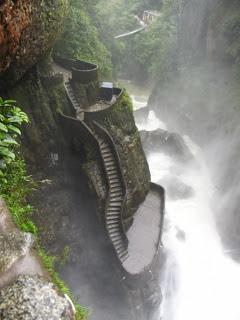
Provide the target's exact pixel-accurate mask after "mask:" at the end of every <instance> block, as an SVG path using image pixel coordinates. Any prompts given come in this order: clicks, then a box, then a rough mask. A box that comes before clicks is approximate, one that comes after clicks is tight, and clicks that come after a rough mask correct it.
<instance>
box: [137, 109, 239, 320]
mask: <svg viewBox="0 0 240 320" xmlns="http://www.w3.org/2000/svg"><path fill="white" fill-rule="evenodd" d="M158 127H161V128H165V129H166V126H165V125H164V124H163V123H162V121H161V120H160V119H158V118H157V117H156V116H155V114H154V113H151V114H150V117H149V119H148V121H146V120H145V123H144V121H143V122H141V123H139V129H144V130H148V131H151V130H154V129H156V128H158ZM184 140H185V142H186V144H187V145H188V147H189V149H190V150H191V152H192V154H193V155H194V157H195V159H196V163H195V164H194V165H192V166H191V165H189V164H187V165H184V164H180V163H179V162H177V161H176V160H175V159H174V158H171V157H169V156H167V155H166V154H164V153H161V151H160V150H159V153H158V152H157V153H156V152H155V153H152V154H150V155H149V156H148V162H149V166H150V171H151V175H152V181H154V182H158V183H160V184H161V183H162V185H163V187H165V188H166V217H165V228H164V233H163V245H164V247H165V249H166V251H167V259H166V263H165V266H164V270H163V271H162V272H163V276H162V280H161V288H162V290H163V303H162V307H161V315H159V318H158V319H157V320H160V319H161V320H203V319H204V320H226V319H227V320H239V319H240V308H239V298H238V294H239V288H240V266H239V265H238V264H237V263H235V262H234V261H233V260H231V259H230V258H229V257H228V256H226V255H225V254H224V250H223V248H222V245H221V241H220V237H219V235H218V232H217V229H216V225H215V219H214V208H211V205H212V204H211V200H212V196H213V195H214V187H213V186H212V183H211V181H210V174H209V172H208V168H207V164H206V162H205V160H204V156H203V154H202V152H201V149H200V148H199V147H198V146H197V145H196V144H194V142H193V141H191V139H190V138H189V137H184ZM169 179H171V181H174V179H176V180H178V181H179V180H180V181H181V183H183V184H185V185H187V186H190V187H192V189H193V193H192V194H191V195H189V197H184V198H181V197H177V198H176V197H174V198H171V197H170V196H169V195H168V186H167V185H164V181H167V180H169Z"/></svg>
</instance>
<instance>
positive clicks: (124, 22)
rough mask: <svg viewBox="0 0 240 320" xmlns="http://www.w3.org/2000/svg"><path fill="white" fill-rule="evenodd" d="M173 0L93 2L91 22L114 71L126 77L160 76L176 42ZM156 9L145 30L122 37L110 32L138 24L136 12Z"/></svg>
mask: <svg viewBox="0 0 240 320" xmlns="http://www.w3.org/2000/svg"><path fill="white" fill-rule="evenodd" d="M175 3H176V0H163V1H144V0H130V1H127V0H118V1H115V0H110V1H108V5H107V6H106V4H105V1H104V0H100V1H98V4H97V5H96V6H95V23H96V25H97V28H98V30H99V33H100V37H101V39H102V41H104V43H105V44H106V46H107V47H108V49H109V51H111V53H112V61H113V66H114V68H115V69H114V71H116V72H118V73H119V72H120V75H122V76H124V77H128V78H137V79H144V80H151V79H154V78H156V77H157V78H158V77H159V74H161V76H162V77H164V75H165V73H166V72H167V71H169V69H170V66H171V65H172V63H173V60H174V57H173V52H174V50H173V48H174V46H175V45H176V5H175ZM144 10H157V11H158V12H159V13H160V15H159V17H158V18H157V19H156V21H155V22H154V23H153V24H152V25H151V26H150V27H149V28H148V29H147V30H146V31H143V32H141V33H138V34H136V35H132V36H129V37H125V38H122V39H113V36H115V35H118V34H121V33H125V32H128V31H132V30H134V29H137V28H139V23H138V22H137V19H136V18H135V16H136V15H138V16H139V17H141V15H142V14H143V11H144Z"/></svg>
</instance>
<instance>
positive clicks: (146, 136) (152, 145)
mask: <svg viewBox="0 0 240 320" xmlns="http://www.w3.org/2000/svg"><path fill="white" fill-rule="evenodd" d="M140 135H141V141H142V144H143V148H144V150H145V151H146V153H148V154H149V153H150V152H163V153H166V154H167V155H169V156H171V157H174V158H176V159H178V160H180V161H184V162H185V161H191V160H193V154H192V153H191V151H190V150H189V148H188V146H187V145H186V143H185V141H184V139H183V138H182V137H181V136H180V135H179V134H177V133H172V132H168V131H165V130H162V129H157V130H154V131H145V130H143V131H141V132H140Z"/></svg>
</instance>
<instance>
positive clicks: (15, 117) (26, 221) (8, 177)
mask: <svg viewBox="0 0 240 320" xmlns="http://www.w3.org/2000/svg"><path fill="white" fill-rule="evenodd" d="M0 104H1V109H0V145H1V148H0V159H1V160H0V161H1V163H2V164H3V163H5V165H4V166H3V165H2V166H1V176H0V177H1V180H0V181H1V184H0V195H1V197H3V199H4V200H5V201H6V204H7V206H8V208H9V210H10V212H11V214H12V217H13V220H14V222H15V223H16V225H17V226H18V227H19V229H20V230H22V231H25V232H30V233H33V234H34V235H35V236H36V240H37V241H36V242H37V250H38V254H39V256H40V257H41V258H42V262H43V265H44V267H45V268H46V270H47V271H48V273H49V274H50V276H51V278H52V281H53V283H54V284H55V285H56V287H57V288H58V289H59V291H60V292H62V293H66V294H67V295H69V296H70V298H71V299H72V300H73V301H74V299H73V297H72V294H71V293H70V291H69V289H68V288H67V287H66V285H65V284H64V282H63V281H62V280H61V278H60V277H59V275H58V273H57V272H56V271H55V262H56V261H57V258H56V257H53V256H50V255H48V254H46V252H45V251H44V250H43V249H42V248H41V246H40V241H39V238H38V228H37V226H36V225H35V224H34V222H33V221H32V213H33V210H34V208H33V207H32V206H31V205H29V204H28V202H27V196H28V195H29V194H30V193H31V192H33V191H34V189H35V188H36V183H35V182H34V181H33V179H32V178H31V176H28V175H27V171H26V164H25V162H24V160H23V159H22V158H21V155H20V144H19V142H18V141H17V138H18V137H19V136H20V134H21V131H20V126H21V124H22V123H24V122H28V117H27V115H26V114H25V113H24V112H22V111H21V109H20V108H19V107H16V106H15V101H12V100H5V101H4V100H3V99H2V98H0ZM68 253H69V248H67V247H66V248H64V250H63V255H62V257H61V261H60V262H61V263H64V261H66V259H67V256H68ZM74 304H75V308H76V311H77V314H76V320H85V319H86V318H87V316H88V311H87V310H86V309H84V308H83V307H81V306H80V305H79V304H78V303H76V302H75V301H74Z"/></svg>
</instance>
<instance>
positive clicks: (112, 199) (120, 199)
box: [110, 196, 123, 203]
mask: <svg viewBox="0 0 240 320" xmlns="http://www.w3.org/2000/svg"><path fill="white" fill-rule="evenodd" d="M122 200H123V197H121V196H118V197H116V196H114V197H111V196H110V202H113V201H119V202H120V203H122Z"/></svg>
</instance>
